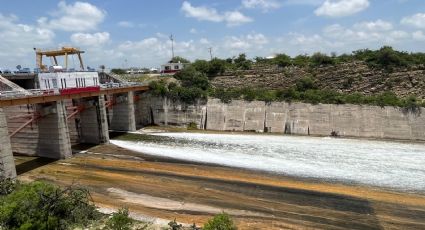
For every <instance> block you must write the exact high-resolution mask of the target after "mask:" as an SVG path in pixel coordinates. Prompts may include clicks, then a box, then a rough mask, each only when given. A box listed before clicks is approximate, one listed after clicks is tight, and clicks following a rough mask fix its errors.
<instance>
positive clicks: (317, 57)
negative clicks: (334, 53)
mask: <svg viewBox="0 0 425 230" xmlns="http://www.w3.org/2000/svg"><path fill="white" fill-rule="evenodd" d="M310 63H311V64H312V65H313V66H321V65H332V64H334V63H335V62H334V59H333V58H332V57H329V56H328V55H326V54H323V53H315V54H313V55H312V56H311V58H310Z"/></svg>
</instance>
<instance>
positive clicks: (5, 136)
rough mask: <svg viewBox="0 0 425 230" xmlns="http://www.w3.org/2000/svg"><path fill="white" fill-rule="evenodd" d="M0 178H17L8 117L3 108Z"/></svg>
mask: <svg viewBox="0 0 425 230" xmlns="http://www.w3.org/2000/svg"><path fill="white" fill-rule="evenodd" d="M0 177H4V178H15V177H16V168H15V160H14V159H13V153H12V146H11V145H10V138H9V131H8V129H7V121H6V116H5V114H4V112H3V109H2V108H0Z"/></svg>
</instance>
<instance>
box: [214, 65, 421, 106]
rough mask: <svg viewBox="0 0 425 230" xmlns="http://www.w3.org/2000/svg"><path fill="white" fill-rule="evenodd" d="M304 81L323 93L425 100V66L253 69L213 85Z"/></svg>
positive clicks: (285, 85)
mask: <svg viewBox="0 0 425 230" xmlns="http://www.w3.org/2000/svg"><path fill="white" fill-rule="evenodd" d="M304 77H310V78H312V79H313V80H314V82H315V85H316V86H317V87H318V88H319V89H331V90H335V91H338V92H346V93H353V92H360V93H362V94H364V95H372V94H378V93H382V92H385V91H392V92H394V93H395V94H396V95H397V96H400V97H406V96H410V95H415V96H417V97H418V98H421V99H425V64H423V65H415V66H409V67H397V68H392V69H384V68H379V67H371V66H369V65H368V64H367V63H366V62H363V61H352V62H345V63H340V64H334V65H329V66H320V67H298V66H288V67H284V68H279V67H277V66H272V65H253V66H252V68H251V69H250V70H236V71H226V73H224V74H223V75H221V76H217V77H215V78H214V79H213V80H212V81H211V84H212V85H213V87H216V88H227V89H228V88H243V87H252V88H265V89H286V88H290V87H292V86H294V85H295V83H296V82H297V80H299V79H301V78H304Z"/></svg>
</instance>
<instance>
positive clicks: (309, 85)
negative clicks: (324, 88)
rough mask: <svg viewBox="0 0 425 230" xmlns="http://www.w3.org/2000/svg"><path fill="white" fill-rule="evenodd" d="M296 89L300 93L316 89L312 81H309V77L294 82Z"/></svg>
mask: <svg viewBox="0 0 425 230" xmlns="http://www.w3.org/2000/svg"><path fill="white" fill-rule="evenodd" d="M296 87H297V90H298V91H301V92H304V91H306V90H309V89H315V88H316V86H315V84H314V81H313V79H311V78H310V77H304V78H301V79H300V80H298V81H297V82H296Z"/></svg>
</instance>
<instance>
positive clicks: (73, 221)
mask: <svg viewBox="0 0 425 230" xmlns="http://www.w3.org/2000/svg"><path fill="white" fill-rule="evenodd" d="M0 192H1V193H0V229H22V230H24V229H26V230H32V229H34V230H36V229H37V230H50V229H52V230H53V229H55V230H58V229H59V230H60V229H104V230H126V229H134V227H137V229H141V230H142V229H146V228H147V227H148V225H149V224H147V223H143V222H138V221H135V220H133V219H131V218H130V217H129V216H128V209H120V210H119V211H118V212H116V213H113V214H112V215H111V217H110V218H108V215H104V214H101V213H100V212H98V211H97V209H96V206H95V205H94V204H93V202H92V199H91V196H90V193H89V191H88V190H87V189H84V188H79V187H73V186H71V187H67V188H60V187H58V186H55V185H52V184H49V183H45V182H41V181H36V182H32V183H26V184H24V183H19V182H16V181H13V180H9V179H3V180H0Z"/></svg>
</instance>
